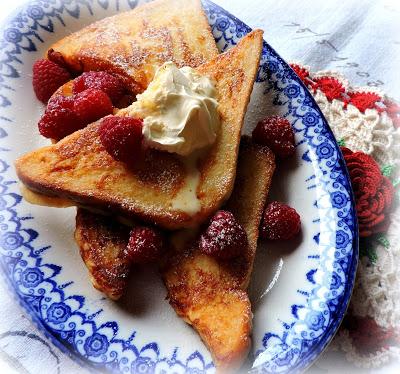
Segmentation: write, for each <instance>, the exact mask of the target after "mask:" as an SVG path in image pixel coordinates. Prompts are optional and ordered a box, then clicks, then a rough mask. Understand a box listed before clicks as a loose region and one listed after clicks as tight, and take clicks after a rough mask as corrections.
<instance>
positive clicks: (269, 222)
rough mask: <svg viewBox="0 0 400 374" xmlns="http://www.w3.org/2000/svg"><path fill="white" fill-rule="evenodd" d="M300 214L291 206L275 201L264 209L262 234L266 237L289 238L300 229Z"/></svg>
mask: <svg viewBox="0 0 400 374" xmlns="http://www.w3.org/2000/svg"><path fill="white" fill-rule="evenodd" d="M300 225H301V222H300V216H299V214H298V213H297V212H296V210H295V209H293V208H291V207H290V206H288V205H286V204H283V203H280V202H278V201H273V202H272V203H270V204H268V206H267V207H266V208H265V210H264V214H263V220H262V223H261V228H260V236H261V237H262V238H264V239H272V240H279V239H280V240H287V239H292V238H293V237H295V236H296V235H297V234H298V233H299V231H300Z"/></svg>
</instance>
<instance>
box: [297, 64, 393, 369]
mask: <svg viewBox="0 0 400 374" xmlns="http://www.w3.org/2000/svg"><path fill="white" fill-rule="evenodd" d="M291 65H292V67H293V69H294V70H295V71H296V73H297V74H298V75H299V77H300V78H301V79H302V81H303V82H304V83H305V84H306V86H307V87H308V88H309V90H310V91H311V93H312V94H313V96H314V98H315V100H316V102H317V103H318V105H319V106H320V108H321V110H322V112H323V113H324V115H325V117H326V119H327V121H328V122H329V124H330V126H331V128H332V130H333V132H334V134H335V136H336V138H337V140H338V141H339V144H341V145H345V146H346V147H347V148H350V149H351V150H352V151H362V152H364V153H366V154H368V155H370V156H372V157H373V158H374V159H375V160H376V161H377V162H378V164H379V165H380V166H381V170H382V174H384V175H386V176H387V177H389V178H390V180H391V181H392V183H393V185H394V186H395V189H396V198H397V201H395V203H394V206H393V209H392V212H391V214H390V225H389V227H388V230H387V232H386V233H381V234H378V235H374V236H373V237H371V238H368V239H367V240H365V239H362V240H360V263H359V266H358V271H357V277H356V282H355V287H354V292H353V296H352V299H351V302H350V306H349V310H348V312H347V315H346V317H345V319H344V321H343V323H342V326H341V328H340V330H339V332H338V334H337V335H336V337H335V338H334V340H333V342H332V343H331V345H330V346H329V349H328V350H338V351H342V352H344V354H345V357H346V358H347V359H348V360H349V361H350V362H352V363H353V364H355V365H356V366H358V367H361V368H376V367H380V366H382V365H384V364H386V363H388V362H389V361H390V360H391V359H399V357H400V347H399V342H400V329H399V327H400V204H399V202H398V200H399V188H398V187H399V184H400V179H399V171H400V167H399V166H400V165H399V164H400V106H399V105H398V104H396V103H395V102H394V101H393V100H392V99H390V98H389V97H387V96H386V95H385V94H383V93H382V92H380V91H378V90H376V89H371V88H370V87H368V88H353V87H351V86H350V85H349V82H348V81H347V80H346V79H345V78H344V77H343V76H341V75H340V74H338V73H335V72H331V71H325V72H318V73H311V72H310V69H309V68H308V67H305V66H301V65H299V64H291Z"/></svg>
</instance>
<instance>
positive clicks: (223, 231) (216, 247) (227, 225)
mask: <svg viewBox="0 0 400 374" xmlns="http://www.w3.org/2000/svg"><path fill="white" fill-rule="evenodd" d="M246 246H247V235H246V232H245V231H244V229H243V227H242V225H241V224H240V223H239V222H238V221H236V219H235V216H234V215H233V214H232V213H231V212H228V211H226V210H220V211H218V212H217V213H215V215H214V217H213V218H212V219H211V221H210V224H209V226H208V228H207V230H206V231H205V233H203V234H202V235H201V237H200V250H201V251H203V252H204V253H206V254H208V255H210V256H215V257H218V258H221V259H224V260H227V259H230V258H233V257H237V256H239V255H240V254H241V253H243V251H244V250H245V248H246Z"/></svg>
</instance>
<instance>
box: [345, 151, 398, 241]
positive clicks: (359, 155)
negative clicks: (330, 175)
mask: <svg viewBox="0 0 400 374" xmlns="http://www.w3.org/2000/svg"><path fill="white" fill-rule="evenodd" d="M342 153H343V156H344V159H345V161H346V165H347V169H348V171H349V174H350V179H351V184H352V187H353V191H354V196H355V199H356V209H357V217H358V227H359V232H360V237H366V236H370V235H372V234H375V233H378V232H384V231H386V230H387V225H388V220H387V219H385V218H386V216H387V213H388V211H389V209H390V207H391V205H392V202H393V195H394V188H393V185H392V183H391V181H390V180H389V179H388V178H387V177H385V176H383V175H382V173H381V171H380V168H379V165H378V164H377V163H376V161H375V160H374V159H373V158H372V157H371V156H368V155H367V154H365V153H363V152H353V151H351V150H350V149H348V148H346V147H342Z"/></svg>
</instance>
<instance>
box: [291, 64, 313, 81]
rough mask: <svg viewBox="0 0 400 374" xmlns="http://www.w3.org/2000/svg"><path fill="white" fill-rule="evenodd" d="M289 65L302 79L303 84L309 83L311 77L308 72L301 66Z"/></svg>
mask: <svg viewBox="0 0 400 374" xmlns="http://www.w3.org/2000/svg"><path fill="white" fill-rule="evenodd" d="M290 67H291V68H292V69H293V70H294V72H295V73H296V74H297V76H298V77H299V78H300V79H301V80H302V81H303V83H304V84H306V85H307V84H310V83H311V79H310V78H309V76H310V72H309V71H308V70H307V69H306V68H305V67H303V66H300V65H297V64H290Z"/></svg>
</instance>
